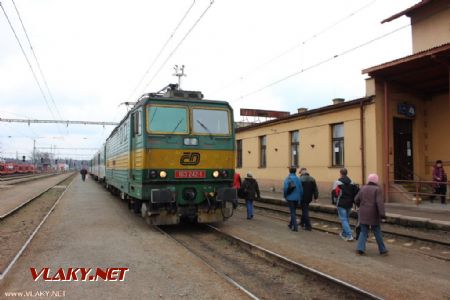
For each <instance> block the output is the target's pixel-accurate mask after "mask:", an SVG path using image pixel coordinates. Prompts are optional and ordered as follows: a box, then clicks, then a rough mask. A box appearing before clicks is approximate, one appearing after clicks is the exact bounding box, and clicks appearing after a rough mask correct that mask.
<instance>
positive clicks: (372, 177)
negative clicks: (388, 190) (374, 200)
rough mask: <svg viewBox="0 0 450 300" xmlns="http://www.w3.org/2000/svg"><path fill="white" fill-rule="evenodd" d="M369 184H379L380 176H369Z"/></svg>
mask: <svg viewBox="0 0 450 300" xmlns="http://www.w3.org/2000/svg"><path fill="white" fill-rule="evenodd" d="M367 182H372V183H375V184H378V175H377V174H369V176H368V177H367Z"/></svg>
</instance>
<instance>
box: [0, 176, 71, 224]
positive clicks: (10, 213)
mask: <svg viewBox="0 0 450 300" xmlns="http://www.w3.org/2000/svg"><path fill="white" fill-rule="evenodd" d="M70 176H72V175H70V174H69V176H67V177H65V178H64V179H62V180H60V181H58V182H57V183H56V184H54V185H52V186H51V187H49V188H48V189H45V190H44V191H43V192H42V193H40V194H39V195H37V196H34V197H30V198H29V199H28V200H26V201H25V202H22V203H21V204H19V205H18V206H16V207H15V208H13V209H11V210H9V211H8V212H6V213H5V214H3V215H1V216H0V221H2V220H4V219H6V218H7V217H9V216H10V215H12V214H14V213H15V212H17V211H19V210H20V209H21V208H22V207H24V206H26V205H27V204H29V203H30V202H32V201H33V200H35V199H37V198H39V197H40V196H42V195H43V194H45V193H46V192H48V191H49V190H51V189H52V188H53V187H55V186H57V185H58V184H60V183H61V182H63V181H64V180H67V179H68V178H69V177H70Z"/></svg>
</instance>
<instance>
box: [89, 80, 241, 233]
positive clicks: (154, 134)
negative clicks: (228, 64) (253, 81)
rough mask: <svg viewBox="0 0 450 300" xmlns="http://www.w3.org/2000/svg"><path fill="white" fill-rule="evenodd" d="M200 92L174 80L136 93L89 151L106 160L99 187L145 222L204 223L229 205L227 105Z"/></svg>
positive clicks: (226, 212)
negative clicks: (99, 146)
mask: <svg viewBox="0 0 450 300" xmlns="http://www.w3.org/2000/svg"><path fill="white" fill-rule="evenodd" d="M202 98H203V95H202V94H201V93H200V92H188V91H182V90H178V89H177V85H169V86H168V87H167V90H166V92H165V93H164V94H160V93H157V94H145V95H143V96H142V97H141V98H140V99H139V101H138V102H137V103H136V104H135V105H134V107H133V109H132V110H131V111H130V112H128V114H127V115H126V117H125V118H124V119H123V120H122V121H121V123H120V125H118V126H117V127H116V128H115V129H114V130H113V131H112V133H111V135H110V136H109V137H108V139H107V140H106V144H105V147H104V151H103V152H102V151H99V152H98V153H97V155H96V157H95V158H94V159H93V160H96V161H95V162H94V163H93V165H94V166H95V165H101V161H102V159H104V161H105V162H106V172H105V178H104V181H105V184H106V187H107V188H108V189H110V190H112V191H116V192H118V193H120V196H121V198H122V199H124V200H127V201H128V203H129V206H130V208H131V209H133V210H134V211H135V212H136V213H139V212H140V213H141V214H142V216H143V217H144V218H146V220H147V222H148V223H150V224H156V225H163V224H177V223H179V222H180V218H183V217H186V218H189V219H195V220H197V221H198V222H200V223H211V222H218V221H223V220H225V219H226V218H228V217H230V216H231V215H232V213H233V209H234V208H233V207H234V206H235V205H236V203H237V197H236V190H235V189H234V188H232V182H233V175H234V156H235V152H234V150H235V149H234V147H235V146H234V145H235V144H234V128H233V124H234V122H233V111H232V108H231V107H230V105H229V104H228V103H227V102H223V101H209V100H202ZM102 153H104V154H102ZM102 155H103V156H104V158H102ZM99 174H100V173H99ZM96 176H99V175H96ZM99 177H100V176H99ZM100 178H101V177H100Z"/></svg>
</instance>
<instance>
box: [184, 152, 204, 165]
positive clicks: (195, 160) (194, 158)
mask: <svg viewBox="0 0 450 300" xmlns="http://www.w3.org/2000/svg"><path fill="white" fill-rule="evenodd" d="M199 163H200V153H198V152H184V153H183V155H181V158H180V164H182V165H183V166H196V165H198V164H199Z"/></svg>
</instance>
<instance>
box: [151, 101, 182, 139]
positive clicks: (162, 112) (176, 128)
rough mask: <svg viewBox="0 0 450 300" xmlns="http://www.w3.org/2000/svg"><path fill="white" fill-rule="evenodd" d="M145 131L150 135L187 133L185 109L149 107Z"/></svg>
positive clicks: (179, 107)
mask: <svg viewBox="0 0 450 300" xmlns="http://www.w3.org/2000/svg"><path fill="white" fill-rule="evenodd" d="M147 129H148V131H150V132H151V133H188V122H187V108H186V107H181V106H159V105H151V106H149V107H148V108H147Z"/></svg>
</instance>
